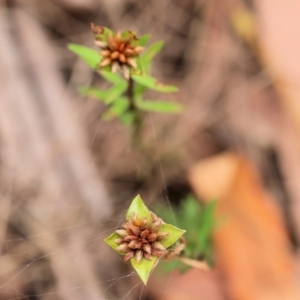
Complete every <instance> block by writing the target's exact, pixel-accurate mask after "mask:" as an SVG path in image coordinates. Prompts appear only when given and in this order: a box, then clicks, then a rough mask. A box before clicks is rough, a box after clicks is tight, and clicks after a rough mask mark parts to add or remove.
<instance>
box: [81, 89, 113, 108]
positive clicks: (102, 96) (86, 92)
mask: <svg viewBox="0 0 300 300" xmlns="http://www.w3.org/2000/svg"><path fill="white" fill-rule="evenodd" d="M79 92H80V94H81V95H83V96H89V97H93V98H96V99H98V100H100V101H103V102H104V103H105V104H108V103H109V101H108V99H107V91H105V90H101V89H98V88H92V87H87V86H83V87H80V88H79Z"/></svg>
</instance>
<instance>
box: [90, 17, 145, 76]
mask: <svg viewBox="0 0 300 300" xmlns="http://www.w3.org/2000/svg"><path fill="white" fill-rule="evenodd" d="M91 28H92V30H93V32H94V36H95V44H96V45H97V46H99V47H100V49H101V51H100V55H101V56H102V59H101V61H100V64H99V68H100V69H102V68H104V67H107V66H109V67H110V68H111V71H112V72H116V71H117V70H118V69H119V68H120V69H121V70H122V72H123V74H124V77H125V78H127V79H128V78H129V70H130V68H133V69H137V62H136V58H137V57H138V55H139V53H140V52H141V51H142V50H143V49H144V47H141V46H139V45H138V38H137V37H136V35H135V34H134V33H133V32H132V31H125V32H123V33H121V32H117V33H114V32H112V31H110V30H108V29H107V28H105V27H100V26H97V25H95V24H93V23H92V24H91Z"/></svg>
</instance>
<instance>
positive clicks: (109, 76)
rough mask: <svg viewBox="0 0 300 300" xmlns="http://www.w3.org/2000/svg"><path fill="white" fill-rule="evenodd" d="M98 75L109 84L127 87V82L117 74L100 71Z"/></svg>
mask: <svg viewBox="0 0 300 300" xmlns="http://www.w3.org/2000/svg"><path fill="white" fill-rule="evenodd" d="M100 74H101V75H102V76H103V77H104V78H105V79H106V80H107V81H109V82H111V83H113V84H116V85H119V84H120V85H125V86H127V81H126V80H125V79H123V78H122V77H121V76H120V75H118V74H117V73H112V72H105V71H101V72H100Z"/></svg>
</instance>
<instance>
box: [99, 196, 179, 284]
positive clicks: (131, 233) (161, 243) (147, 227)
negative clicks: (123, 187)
mask: <svg viewBox="0 0 300 300" xmlns="http://www.w3.org/2000/svg"><path fill="white" fill-rule="evenodd" d="M126 221H127V222H126V223H125V224H123V226H122V227H123V228H126V230H127V231H126V230H124V229H122V230H117V231H116V232H114V233H112V234H111V235H110V236H109V237H107V238H106V239H104V241H105V242H106V243H107V244H108V245H109V246H110V247H111V248H113V249H114V250H115V251H117V252H118V253H119V254H121V255H125V254H126V253H127V254H126V256H128V255H132V257H131V259H130V261H131V264H132V266H133V268H134V269H135V270H136V272H137V274H138V275H139V276H140V278H141V280H142V281H143V283H144V284H145V285H146V284H147V281H148V278H149V275H150V272H151V271H152V269H153V268H154V267H155V265H156V264H157V262H158V260H159V259H160V258H162V257H163V256H164V255H165V254H167V253H168V252H169V251H168V248H169V247H171V246H172V245H174V244H175V243H176V242H177V241H178V239H179V238H180V237H181V236H182V235H183V234H184V232H185V230H182V229H179V228H177V227H175V226H173V225H170V224H165V223H164V222H163V221H162V220H161V219H160V218H158V217H157V216H156V215H155V214H153V213H152V212H151V211H150V210H149V209H148V208H147V207H146V205H145V204H144V202H143V200H142V198H141V197H140V196H139V195H138V196H136V197H135V198H134V199H133V201H132V202H131V205H130V207H129V209H128V211H127V214H126ZM149 232H150V235H148V239H149V241H146V239H147V237H146V238H144V237H143V236H144V235H145V234H146V233H147V234H149ZM151 232H152V233H151ZM132 238H133V241H131V243H130V242H128V240H130V239H132ZM127 243H128V244H127ZM134 243H136V245H137V248H133V247H132V244H134ZM143 243H144V244H143ZM139 244H140V246H139ZM145 244H147V246H145ZM126 247H127V249H123V248H126ZM147 247H148V248H147ZM120 248H121V250H120ZM143 249H144V250H143ZM143 251H144V256H143ZM133 253H135V254H134V255H133Z"/></svg>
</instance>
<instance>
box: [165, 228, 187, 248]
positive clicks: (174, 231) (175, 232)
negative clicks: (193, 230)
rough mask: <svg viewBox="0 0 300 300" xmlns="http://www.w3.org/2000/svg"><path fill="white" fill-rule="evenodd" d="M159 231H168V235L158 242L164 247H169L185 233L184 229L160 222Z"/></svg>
mask: <svg viewBox="0 0 300 300" xmlns="http://www.w3.org/2000/svg"><path fill="white" fill-rule="evenodd" d="M160 232H168V233H169V235H168V236H167V237H166V238H164V239H163V240H161V241H160V243H161V244H162V245H163V246H164V247H165V248H169V247H170V246H172V245H173V244H175V243H176V242H177V240H178V239H179V238H180V237H181V236H182V235H183V234H184V233H185V230H182V229H180V228H177V227H175V226H173V225H171V224H162V225H161V227H160V229H159V233H160Z"/></svg>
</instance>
